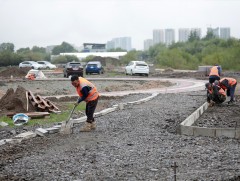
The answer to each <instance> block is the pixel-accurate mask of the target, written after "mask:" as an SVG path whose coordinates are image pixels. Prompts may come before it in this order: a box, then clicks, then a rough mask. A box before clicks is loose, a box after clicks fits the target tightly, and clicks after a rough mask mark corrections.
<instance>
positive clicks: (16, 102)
mask: <svg viewBox="0 0 240 181" xmlns="http://www.w3.org/2000/svg"><path fill="white" fill-rule="evenodd" d="M0 110H1V111H0V114H1V115H4V114H5V113H8V112H15V113H18V112H32V111H35V107H34V106H33V105H31V104H28V99H27V96H26V90H25V89H24V88H23V87H21V86H18V87H17V89H16V91H15V92H14V90H13V89H12V88H10V89H8V90H7V92H6V94H5V95H4V96H3V97H2V98H1V99H0Z"/></svg>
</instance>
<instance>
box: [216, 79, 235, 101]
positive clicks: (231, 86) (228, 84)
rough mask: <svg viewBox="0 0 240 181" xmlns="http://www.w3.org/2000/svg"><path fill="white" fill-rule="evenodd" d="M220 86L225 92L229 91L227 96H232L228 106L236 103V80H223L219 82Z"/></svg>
mask: <svg viewBox="0 0 240 181" xmlns="http://www.w3.org/2000/svg"><path fill="white" fill-rule="evenodd" d="M219 86H220V87H221V88H222V89H223V90H224V91H225V90H227V96H230V101H228V104H231V103H233V102H234V93H235V89H236V86H237V81H236V79H234V78H227V77H225V78H222V79H221V80H220V81H219Z"/></svg>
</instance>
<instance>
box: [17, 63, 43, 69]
mask: <svg viewBox="0 0 240 181" xmlns="http://www.w3.org/2000/svg"><path fill="white" fill-rule="evenodd" d="M23 67H30V68H32V69H38V70H39V69H43V68H44V67H43V66H42V65H41V64H38V63H37V62H34V61H24V62H21V63H20V64H19V68H23Z"/></svg>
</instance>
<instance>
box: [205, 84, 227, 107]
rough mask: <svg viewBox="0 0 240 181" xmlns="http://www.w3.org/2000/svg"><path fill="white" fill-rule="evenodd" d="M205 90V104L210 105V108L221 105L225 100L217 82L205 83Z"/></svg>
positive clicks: (224, 94)
mask: <svg viewBox="0 0 240 181" xmlns="http://www.w3.org/2000/svg"><path fill="white" fill-rule="evenodd" d="M205 86H206V88H207V92H208V93H207V102H208V103H210V106H213V105H214V104H215V103H216V104H221V103H223V102H224V101H225V100H226V93H225V91H224V90H223V89H222V88H221V87H220V86H219V83H218V81H215V82H214V83H213V84H210V83H206V84H205Z"/></svg>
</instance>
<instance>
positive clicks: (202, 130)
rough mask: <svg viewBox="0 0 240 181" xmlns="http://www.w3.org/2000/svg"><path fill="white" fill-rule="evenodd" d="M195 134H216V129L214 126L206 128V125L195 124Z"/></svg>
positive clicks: (211, 135) (212, 135)
mask: <svg viewBox="0 0 240 181" xmlns="http://www.w3.org/2000/svg"><path fill="white" fill-rule="evenodd" d="M193 135H194V136H210V137H215V136H216V130H215V129H212V128H205V127H195V126H193Z"/></svg>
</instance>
